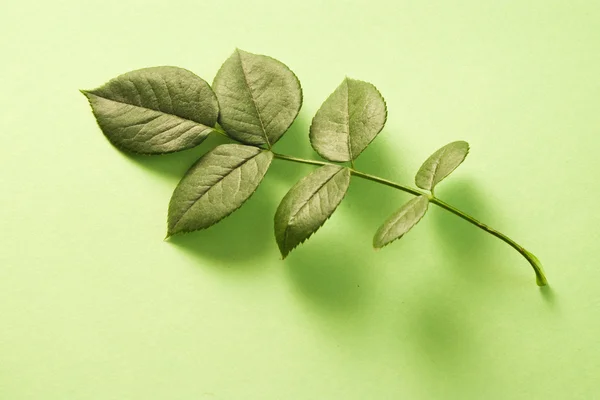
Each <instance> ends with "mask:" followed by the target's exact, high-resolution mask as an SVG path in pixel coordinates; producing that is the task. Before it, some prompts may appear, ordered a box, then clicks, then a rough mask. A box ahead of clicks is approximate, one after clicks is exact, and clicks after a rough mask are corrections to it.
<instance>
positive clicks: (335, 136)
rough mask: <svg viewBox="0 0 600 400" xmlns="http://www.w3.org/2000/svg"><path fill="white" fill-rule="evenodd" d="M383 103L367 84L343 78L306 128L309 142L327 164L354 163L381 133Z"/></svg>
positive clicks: (384, 109)
mask: <svg viewBox="0 0 600 400" xmlns="http://www.w3.org/2000/svg"><path fill="white" fill-rule="evenodd" d="M386 118H387V108H386V104H385V100H384V99H383V97H382V96H381V94H380V93H379V91H378V90H377V88H376V87H375V86H373V85H372V84H370V83H368V82H363V81H359V80H355V79H349V78H346V79H344V81H343V82H342V83H341V84H340V85H339V86H338V87H337V89H335V91H334V92H333V93H332V94H331V95H330V96H329V97H328V98H327V100H325V102H324V103H323V105H322V106H321V108H319V110H318V111H317V113H316V115H315V117H314V118H313V121H312V124H311V126H310V142H311V144H312V147H313V148H314V149H315V151H316V152H317V153H319V155H321V157H323V158H326V159H328V160H331V161H338V162H345V161H351V160H355V159H356V158H357V157H358V156H359V154H360V153H361V152H362V151H363V150H364V149H365V148H366V147H367V146H368V145H369V143H371V141H373V139H375V137H376V136H377V134H378V133H379V132H381V130H382V129H383V127H384V125H385V121H386Z"/></svg>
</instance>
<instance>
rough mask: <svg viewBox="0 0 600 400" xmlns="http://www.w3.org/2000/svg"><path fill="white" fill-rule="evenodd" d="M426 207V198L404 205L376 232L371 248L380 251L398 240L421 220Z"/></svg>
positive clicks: (427, 201) (413, 200) (416, 199)
mask: <svg viewBox="0 0 600 400" xmlns="http://www.w3.org/2000/svg"><path fill="white" fill-rule="evenodd" d="M428 206H429V198H428V197H427V196H417V197H415V198H413V199H411V200H410V201H409V202H407V203H406V204H404V205H403V206H402V207H400V209H399V210H398V211H396V212H395V213H394V214H393V215H392V216H391V217H389V218H388V219H387V220H386V221H385V222H384V223H383V225H381V227H380V228H379V229H378V230H377V232H376V233H375V236H374V237H373V247H374V248H375V249H380V248H382V247H384V246H387V245H388V244H390V243H391V242H393V241H394V240H397V239H400V238H401V237H402V236H404V235H405V234H406V233H407V232H408V231H409V230H410V229H411V228H412V227H414V226H415V225H416V224H417V223H418V222H419V221H420V220H421V218H423V216H424V215H425V212H426V211H427V208H428Z"/></svg>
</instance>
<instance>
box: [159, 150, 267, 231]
mask: <svg viewBox="0 0 600 400" xmlns="http://www.w3.org/2000/svg"><path fill="white" fill-rule="evenodd" d="M272 160H273V153H271V152H270V151H264V150H261V149H259V148H257V147H251V146H243V145H239V144H224V145H221V146H218V147H216V148H214V149H213V150H212V151H210V152H208V153H206V154H205V155H204V156H203V157H202V158H200V160H198V162H197V163H196V164H194V165H193V166H192V167H191V168H190V169H189V170H188V171H187V173H186V174H185V176H184V177H183V178H182V179H181V181H180V182H179V184H178V185H177V188H176V189H175V191H174V192H173V197H171V202H170V203H169V217H168V225H169V231H168V236H171V235H173V234H176V233H180V232H191V231H195V230H198V229H204V228H208V227H209V226H211V225H213V224H215V223H217V222H219V221H220V220H221V219H223V218H225V217H226V216H228V215H229V214H231V213H232V212H233V211H235V210H237V209H238V208H239V207H241V205H242V204H243V203H244V202H245V201H246V200H248V198H249V197H250V196H251V195H252V194H253V193H254V192H255V191H256V188H257V187H258V185H259V184H260V182H261V181H262V179H263V177H264V176H265V173H266V172H267V169H268V168H269V165H270V164H271V161H272Z"/></svg>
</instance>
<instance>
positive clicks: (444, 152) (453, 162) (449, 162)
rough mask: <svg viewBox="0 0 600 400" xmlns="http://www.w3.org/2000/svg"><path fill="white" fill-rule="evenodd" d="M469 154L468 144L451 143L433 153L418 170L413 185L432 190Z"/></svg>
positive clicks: (460, 142) (460, 141)
mask: <svg viewBox="0 0 600 400" xmlns="http://www.w3.org/2000/svg"><path fill="white" fill-rule="evenodd" d="M467 154H469V143H467V142H465V141H462V140H459V141H457V142H452V143H449V144H447V145H445V146H444V147H442V148H441V149H439V150H437V151H436V152H435V153H433V154H432V155H431V156H429V158H428V159H427V160H425V162H424V163H423V165H422V166H421V168H419V171H418V172H417V175H416V176H415V183H416V185H417V186H418V187H420V188H421V189H425V190H433V188H434V187H435V186H436V185H437V184H438V183H440V182H441V181H442V180H443V179H444V178H445V177H447V176H448V175H450V173H452V171H454V170H455V169H456V168H457V167H458V166H459V165H460V164H461V163H462V162H463V161H464V160H465V158H466V157H467Z"/></svg>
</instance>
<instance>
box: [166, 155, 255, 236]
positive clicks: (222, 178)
mask: <svg viewBox="0 0 600 400" xmlns="http://www.w3.org/2000/svg"><path fill="white" fill-rule="evenodd" d="M262 153H263V152H262V151H259V152H258V153H256V154H255V155H253V156H252V157H250V158H247V159H244V160H242V162H240V163H239V164H237V165H235V166H234V167H233V168H231V170H230V171H229V172H228V173H227V174H225V175H223V176H222V177H221V178H220V179H219V180H217V181H216V182H215V183H213V184H212V186H210V187H209V188H208V189H207V190H206V191H204V192H202V193H201V194H200V195H199V196H197V197H196V198H195V199H194V200H193V202H192V203H191V205H190V206H189V207H187V208H186V210H185V211H184V212H183V214H181V217H179V218H178V219H177V222H175V224H174V225H173V229H175V228H176V227H177V225H178V224H179V223H180V222H181V220H182V219H183V218H184V217H185V216H186V215H187V213H188V212H189V211H190V210H191V209H192V207H194V205H195V204H196V203H197V202H198V201H200V199H201V198H202V197H204V196H205V195H206V194H207V193H208V192H210V191H211V190H212V189H213V188H214V187H215V186H217V185H218V184H219V183H220V182H222V181H223V180H225V178H227V177H228V176H229V175H231V174H232V173H233V172H234V171H235V170H237V169H238V168H240V167H241V166H242V165H244V164H246V163H247V162H248V161H250V160H252V159H254V158H256V157H258V156H259V155H260V154H262Z"/></svg>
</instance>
